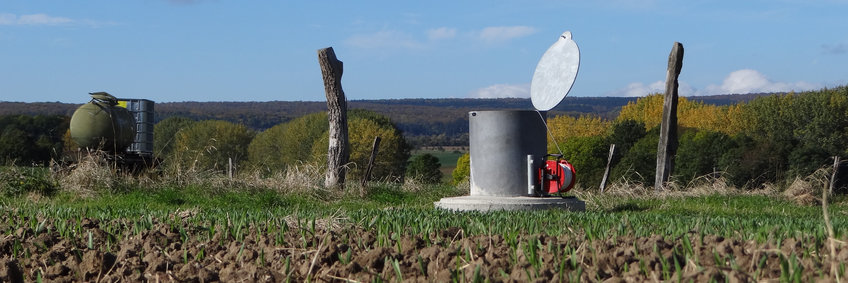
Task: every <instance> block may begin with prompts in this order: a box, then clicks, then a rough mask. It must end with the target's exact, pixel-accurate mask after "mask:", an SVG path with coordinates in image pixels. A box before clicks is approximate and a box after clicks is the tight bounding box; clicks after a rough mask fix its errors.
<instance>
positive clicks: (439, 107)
mask: <svg viewBox="0 0 848 283" xmlns="http://www.w3.org/2000/svg"><path fill="white" fill-rule="evenodd" d="M763 95H767V94H743V95H714V96H697V97H687V98H688V99H690V100H695V101H701V102H704V103H707V104H714V105H729V104H735V103H739V102H747V101H750V100H752V99H754V98H756V97H759V96H763ZM636 99H637V97H566V98H565V100H564V101H563V102H562V103H561V104H560V105H559V106H557V107H556V108H554V109H553V110H552V111H550V113H549V114H548V117H552V116H558V115H572V116H578V115H596V116H600V117H602V118H606V119H613V118H615V117H616V116H618V112H619V111H620V110H621V107H622V106H624V105H627V103H629V102H633V101H636ZM79 105H80V104H71V103H59V102H35V103H22V102H0V115H15V114H27V115H37V114H58V115H66V116H71V115H72V114H73V112H74V110H75V109H76V108H77V107H79ZM348 107H350V108H360V109H368V110H372V111H375V112H378V113H381V114H384V115H386V116H388V117H390V118H391V119H392V121H394V122H395V124H396V125H397V126H398V128H400V129H401V130H403V132H404V133H405V135H406V137H407V139H409V140H410V141H411V142H412V143H413V144H415V145H418V146H424V145H466V144H468V112H469V111H483V110H505V109H528V110H529V109H533V106H532V103H531V102H530V99H526V98H501V99H474V98H439V99H384V100H353V101H349V103H348ZM326 109H327V104H326V103H325V102H304V101H267V102H166V103H157V104H156V106H155V120H156V121H157V122H158V121H160V120H162V119H165V118H168V117H171V116H183V117H188V118H191V119H195V120H208V119H217V120H226V121H231V122H235V123H242V124H245V125H247V126H248V127H251V128H253V129H255V130H258V131H261V130H265V129H268V128H270V127H273V126H274V125H277V124H279V123H284V122H287V121H289V120H291V119H294V118H297V117H300V116H303V115H305V114H309V113H313V112H319V111H325V110H326Z"/></svg>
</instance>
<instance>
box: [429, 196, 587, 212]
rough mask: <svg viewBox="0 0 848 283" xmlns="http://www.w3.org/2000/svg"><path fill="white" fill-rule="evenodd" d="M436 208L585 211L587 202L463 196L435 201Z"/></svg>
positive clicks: (550, 198) (553, 198)
mask: <svg viewBox="0 0 848 283" xmlns="http://www.w3.org/2000/svg"><path fill="white" fill-rule="evenodd" d="M434 204H435V205H436V208H441V209H448V210H454V211H483V212H485V211H493V210H545V209H563V210H570V211H585V210H586V202H584V201H581V200H579V199H577V198H561V197H494V196H463V197H451V198H443V199H441V200H440V201H437V202H435V203H434Z"/></svg>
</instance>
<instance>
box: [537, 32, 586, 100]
mask: <svg viewBox="0 0 848 283" xmlns="http://www.w3.org/2000/svg"><path fill="white" fill-rule="evenodd" d="M579 67H580V49H578V48H577V43H575V42H574V40H571V32H570V31H566V32H564V33H562V35H560V37H559V39H558V40H557V41H556V42H554V44H553V45H551V47H550V48H548V51H545V54H544V55H542V59H540V60H539V64H538V65H536V71H535V72H534V73H533V81H531V82H530V100H531V101H533V107H535V108H536V109H537V110H540V111H548V110H551V109H553V108H554V107H556V106H557V105H559V103H560V102H562V100H563V99H565V96H566V95H568V92H569V91H570V90H571V86H572V85H573V84H574V79H575V78H577V69H578V68H579Z"/></svg>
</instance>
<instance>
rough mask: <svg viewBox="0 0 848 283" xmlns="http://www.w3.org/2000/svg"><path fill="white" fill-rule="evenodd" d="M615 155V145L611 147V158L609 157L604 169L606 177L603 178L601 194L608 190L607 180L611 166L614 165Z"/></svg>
mask: <svg viewBox="0 0 848 283" xmlns="http://www.w3.org/2000/svg"><path fill="white" fill-rule="evenodd" d="M613 154H615V144H611V145H610V150H609V156H607V167H606V168H604V177H603V178H601V186H600V188H601V192H602V193H603V192H604V190H605V189H606V188H607V178H609V171H610V164H612V155H613Z"/></svg>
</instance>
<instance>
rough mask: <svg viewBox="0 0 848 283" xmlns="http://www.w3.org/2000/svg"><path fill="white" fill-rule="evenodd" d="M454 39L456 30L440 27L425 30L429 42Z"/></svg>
mask: <svg viewBox="0 0 848 283" xmlns="http://www.w3.org/2000/svg"><path fill="white" fill-rule="evenodd" d="M454 37H456V29H455V28H449V27H440V28H436V29H430V30H427V38H429V39H430V40H443V39H451V38H454Z"/></svg>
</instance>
